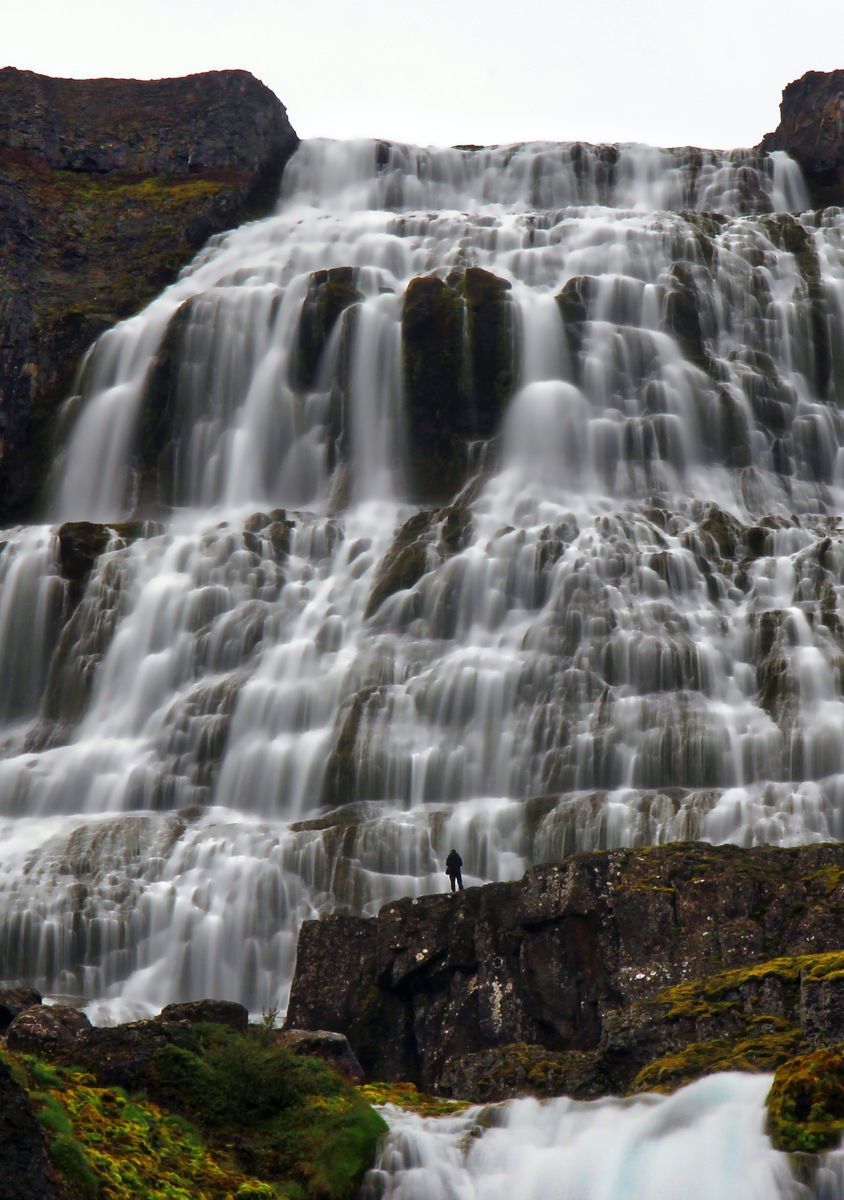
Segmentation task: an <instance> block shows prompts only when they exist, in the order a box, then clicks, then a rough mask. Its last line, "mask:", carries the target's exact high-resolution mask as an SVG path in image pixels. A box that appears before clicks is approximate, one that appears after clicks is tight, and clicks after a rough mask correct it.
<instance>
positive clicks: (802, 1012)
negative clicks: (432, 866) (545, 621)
mask: <svg viewBox="0 0 844 1200" xmlns="http://www.w3.org/2000/svg"><path fill="white" fill-rule="evenodd" d="M842 916H844V846H843V845H839V844H835V845H814V846H806V847H801V848H799V849H776V848H772V847H760V848H757V849H750V850H743V849H740V848H738V847H735V846H717V847H716V846H710V845H706V844H703V843H693V844H674V845H668V846H663V847H657V848H649V849H641V850H615V851H610V852H599V853H593V854H580V855H574V856H573V857H571V858H570V859H567V860H566V861H565V862H562V863H553V864H549V865H547V866H539V867H534V868H533V869H531V870H529V871H528V872H527V874H526V875H525V876H524V878H523V879H522V880H521V881H519V882H514V883H499V884H488V885H487V886H485V887H480V888H470V889H468V890H467V891H466V892H464V893H463V894H462V895H461V894H457V895H455V896H452V895H451V894H445V895H436V896H426V897H421V898H416V899H405V900H401V901H398V902H396V903H392V904H388V905H386V906H385V907H384V908H382V909H381V911H380V913H379V914H378V916H377V917H376V918H372V919H364V918H358V917H352V916H346V915H335V916H330V917H328V918H326V919H324V920H321V921H309V922H306V923H305V924H304V925H303V927H302V931H301V934H300V939H299V951H298V961H297V968H296V976H295V980H294V983H293V989H292V994H291V999H290V1007H289V1010H288V1017H287V1021H288V1024H289V1025H291V1026H296V1027H301V1028H320V1029H326V1030H334V1031H336V1032H338V1033H344V1034H346V1035H347V1036H348V1038H349V1041H350V1043H351V1045H352V1048H353V1050H354V1052H355V1053H356V1055H357V1057H358V1058H359V1059H360V1062H361V1064H362V1066H363V1069H364V1070H365V1072H366V1073H367V1075H368V1076H370V1077H372V1078H377V1079H384V1080H408V1081H412V1082H414V1083H416V1084H417V1085H419V1086H420V1087H421V1088H423V1089H425V1090H426V1091H434V1092H437V1093H440V1094H444V1095H453V1096H459V1097H462V1098H469V1099H474V1100H479V1101H485V1100H492V1099H500V1098H504V1097H507V1096H513V1095H522V1094H525V1093H532V1094H535V1095H560V1094H568V1095H572V1096H576V1097H579V1098H583V1099H591V1098H596V1097H599V1096H603V1095H609V1094H625V1093H630V1092H638V1091H645V1090H647V1091H654V1090H663V1091H670V1090H673V1089H674V1088H676V1087H679V1086H680V1085H682V1084H684V1083H687V1082H690V1081H691V1080H692V1079H694V1078H697V1077H699V1076H701V1075H704V1074H708V1073H710V1072H713V1071H720V1070H728V1069H743V1070H751V1071H752V1070H756V1071H768V1070H774V1069H775V1068H776V1067H777V1066H779V1065H781V1064H784V1063H786V1062H788V1061H791V1060H794V1059H795V1058H796V1057H797V1056H801V1055H809V1054H812V1053H816V1052H817V1051H819V1050H821V1049H823V1048H825V1047H826V1048H828V1047H830V1046H831V1045H833V1044H834V1043H836V1042H838V1041H840V1040H841V1039H842V1037H844V949H842V937H841V930H842V928H844V924H843V923H842ZM838 1059H839V1060H840V1054H839V1056H838ZM842 1083H844V1081H842ZM841 1090H842V1095H844V1086H842V1089H841ZM839 1119H840V1120H844V1111H842V1112H841V1113H840V1114H839Z"/></svg>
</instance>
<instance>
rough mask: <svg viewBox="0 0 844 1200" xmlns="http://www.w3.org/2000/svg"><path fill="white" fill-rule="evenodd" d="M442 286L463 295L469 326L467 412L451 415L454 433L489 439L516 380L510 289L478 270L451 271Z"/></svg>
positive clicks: (479, 268)
mask: <svg viewBox="0 0 844 1200" xmlns="http://www.w3.org/2000/svg"><path fill="white" fill-rule="evenodd" d="M446 282H447V283H448V285H449V286H450V287H452V288H454V289H455V291H457V292H458V293H459V294H460V295H462V297H463V299H464V301H465V304H466V315H467V326H468V327H467V335H468V340H469V351H468V359H469V362H468V366H469V379H468V383H467V406H466V409H465V411H464V412H458V413H457V414H456V425H457V429H458V431H459V432H460V433H461V434H463V435H465V436H466V437H469V438H475V439H477V438H488V437H492V435H493V434H494V433H496V432H497V431H498V429H499V427H500V424H501V420H502V417H503V415H504V410H505V408H506V406H507V402H508V400H509V399H510V396H511V394H512V391H513V383H514V379H515V364H514V359H513V322H512V316H511V312H512V310H511V305H510V301H509V298H508V292H509V291H510V287H511V285H510V283H509V282H508V280H506V279H501V278H499V276H497V275H493V273H492V272H491V271H485V270H484V269H483V268H482V267H468V268H467V269H466V270H465V271H452V272H451V273H450V274H449V276H448V278H447V280H446Z"/></svg>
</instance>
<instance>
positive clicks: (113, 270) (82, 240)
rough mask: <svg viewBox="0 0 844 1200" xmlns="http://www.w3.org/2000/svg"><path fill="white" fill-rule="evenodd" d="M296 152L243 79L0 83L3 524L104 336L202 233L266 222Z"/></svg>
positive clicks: (274, 112) (24, 505)
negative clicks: (80, 367)
mask: <svg viewBox="0 0 844 1200" xmlns="http://www.w3.org/2000/svg"><path fill="white" fill-rule="evenodd" d="M297 144H298V138H297V136H296V134H295V132H294V131H293V129H292V128H291V126H290V124H289V122H288V120H287V116H286V112H285V109H284V106H283V105H282V104H281V102H280V101H279V100H278V99H277V98H276V97H275V96H274V95H273V93H272V92H271V91H270V90H269V89H268V88H266V87H265V86H264V85H263V84H262V83H260V82H259V81H258V80H257V79H255V78H254V77H253V76H252V75H250V74H249V73H248V72H246V71H209V72H207V73H204V74H200V75H191V76H188V77H186V78H181V79H159V80H151V81H147V80H135V79H91V80H75V79H52V78H48V77H46V76H43V75H36V74H34V73H33V72H31V71H18V70H15V69H14V68H11V67H9V68H6V69H4V70H2V71H0V222H2V225H3V242H2V247H0V285H2V289H3V293H4V294H3V304H2V308H0V345H2V349H0V438H2V443H1V444H0V513H2V515H3V517H4V518H5V519H7V520H8V519H14V518H17V517H21V516H24V517H25V516H26V515H27V514H28V513H30V512H31V511H32V506H33V503H34V500H35V498H36V494H37V491H38V489H39V488H40V487H41V486H43V483H44V480H45V477H46V474H47V466H48V461H49V453H50V440H51V435H52V433H53V432H54V428H53V427H54V417H55V412H56V409H57V407H58V405H59V403H60V402H61V401H62V400H64V399H65V398H66V397H67V395H68V394H69V392H70V390H71V386H72V382H73V377H74V373H75V371H76V369H77V364H78V362H79V359H80V357H81V355H82V353H83V352H84V350H85V349H86V347H87V346H88V345H90V343H91V342H92V341H93V340H94V338H95V337H96V336H97V335H98V334H100V333H101V332H102V331H103V330H104V329H106V328H108V327H109V326H110V325H113V324H114V323H115V322H116V321H117V320H119V319H121V318H123V317H126V316H129V315H131V314H132V313H133V312H135V311H137V309H139V308H140V307H141V306H142V305H143V304H145V303H146V302H147V301H148V300H150V299H152V297H153V296H155V295H156V294H157V293H158V292H159V291H160V290H161V288H162V287H164V286H165V285H166V284H168V283H169V282H170V281H171V280H172V279H173V278H174V277H175V275H176V274H177V272H178V271H179V269H180V268H181V267H182V266H184V265H185V263H187V262H188V261H189V260H190V259H191V258H192V257H193V255H194V254H195V253H196V251H197V249H198V248H199V247H200V246H201V245H202V244H203V243H204V242H205V241H206V239H207V238H208V237H209V236H210V235H211V234H213V233H217V232H219V231H221V230H223V229H227V228H230V227H232V226H234V225H238V224H240V223H241V222H242V221H243V220H245V219H247V218H250V217H256V216H260V215H263V214H264V213H265V212H267V211H268V210H269V209H270V208H271V207H272V205H273V203H274V201H275V199H276V196H277V194H278V186H279V180H280V178H281V172H282V170H283V168H284V164H285V163H286V161H287V159H288V158H289V157H290V155H291V154H292V153H293V150H294V149H295V148H296V146H297Z"/></svg>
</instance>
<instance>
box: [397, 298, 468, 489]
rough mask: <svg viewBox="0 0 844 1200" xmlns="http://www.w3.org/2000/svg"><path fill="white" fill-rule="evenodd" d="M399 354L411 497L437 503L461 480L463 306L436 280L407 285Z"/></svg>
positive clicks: (464, 396) (464, 378)
mask: <svg viewBox="0 0 844 1200" xmlns="http://www.w3.org/2000/svg"><path fill="white" fill-rule="evenodd" d="M402 354H403V365H404V392H405V411H406V416H407V431H408V445H409V446H410V455H411V457H410V462H409V464H408V467H409V475H410V482H411V492H412V496H413V498H414V499H416V500H419V501H422V502H424V501H426V500H443V499H446V498H448V497H449V496H451V495H453V494H454V492H455V491H456V490H457V489H458V487H459V486H460V484H461V483H462V480H463V475H464V471H465V462H464V456H463V452H462V447H461V444H460V439H459V435H458V429H459V427H460V424H462V423H463V420H462V418H463V414H464V413H465V410H466V405H467V377H468V363H467V357H466V344H465V338H464V301H463V297H462V296H461V295H460V293H459V292H458V291H457V290H456V289H454V288H452V287H450V286H449V285H448V284H447V283H445V282H444V281H443V280H442V279H440V278H439V277H438V276H436V275H424V276H419V277H418V278H416V279H411V281H410V283H409V284H408V286H407V290H406V292H405V295H404V305H403V308H402Z"/></svg>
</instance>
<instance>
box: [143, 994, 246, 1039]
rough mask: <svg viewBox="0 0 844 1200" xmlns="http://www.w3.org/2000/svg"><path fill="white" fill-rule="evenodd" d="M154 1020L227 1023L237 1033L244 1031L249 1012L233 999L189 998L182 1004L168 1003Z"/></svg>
mask: <svg viewBox="0 0 844 1200" xmlns="http://www.w3.org/2000/svg"><path fill="white" fill-rule="evenodd" d="M154 1020H156V1021H163V1022H170V1021H187V1022H188V1023H189V1024H190V1025H197V1024H202V1023H203V1022H208V1024H211V1025H228V1026H230V1028H232V1029H236V1030H237V1031H238V1033H246V1027H247V1026H248V1024H249V1012H248V1011H247V1009H245V1008H244V1007H243V1005H242V1004H236V1003H235V1002H234V1001H233V1000H190V1001H187V1002H185V1003H183V1004H168V1005H167V1006H166V1007H165V1008H162V1010H161V1012H160V1013H159V1014H158V1016H157V1017H155V1018H154Z"/></svg>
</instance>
